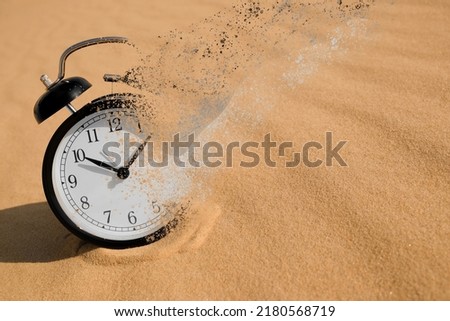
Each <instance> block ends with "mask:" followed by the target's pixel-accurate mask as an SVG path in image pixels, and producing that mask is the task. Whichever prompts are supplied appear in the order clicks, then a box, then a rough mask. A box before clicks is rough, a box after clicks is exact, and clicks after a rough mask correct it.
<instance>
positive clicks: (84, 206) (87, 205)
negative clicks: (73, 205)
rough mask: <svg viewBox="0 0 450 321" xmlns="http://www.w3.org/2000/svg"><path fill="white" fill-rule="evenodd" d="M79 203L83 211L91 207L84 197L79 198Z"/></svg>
mask: <svg viewBox="0 0 450 321" xmlns="http://www.w3.org/2000/svg"><path fill="white" fill-rule="evenodd" d="M80 201H81V208H82V209H83V210H87V209H88V208H89V207H90V206H91V205H90V204H89V203H88V198H87V197H86V196H82V197H81V198H80Z"/></svg>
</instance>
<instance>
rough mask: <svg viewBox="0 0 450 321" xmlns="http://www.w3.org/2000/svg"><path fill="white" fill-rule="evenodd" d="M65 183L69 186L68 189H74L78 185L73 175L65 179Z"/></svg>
mask: <svg viewBox="0 0 450 321" xmlns="http://www.w3.org/2000/svg"><path fill="white" fill-rule="evenodd" d="M67 181H68V182H69V184H70V188H75V187H77V185H78V181H77V178H76V176H75V175H69V177H67Z"/></svg>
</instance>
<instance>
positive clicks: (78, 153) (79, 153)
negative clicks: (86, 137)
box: [72, 149, 86, 163]
mask: <svg viewBox="0 0 450 321" xmlns="http://www.w3.org/2000/svg"><path fill="white" fill-rule="evenodd" d="M72 152H73V157H74V158H75V163H79V162H84V160H85V159H86V155H85V154H84V150H82V149H77V150H73V151H72Z"/></svg>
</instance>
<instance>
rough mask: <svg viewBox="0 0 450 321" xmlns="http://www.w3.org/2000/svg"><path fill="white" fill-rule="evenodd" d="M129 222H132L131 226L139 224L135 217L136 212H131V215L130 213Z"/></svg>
mask: <svg viewBox="0 0 450 321" xmlns="http://www.w3.org/2000/svg"><path fill="white" fill-rule="evenodd" d="M128 222H130V224H136V223H137V217H136V216H134V211H131V212H130V213H128Z"/></svg>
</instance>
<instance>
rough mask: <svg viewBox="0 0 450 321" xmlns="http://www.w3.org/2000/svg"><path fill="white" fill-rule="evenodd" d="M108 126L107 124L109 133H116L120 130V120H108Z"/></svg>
mask: <svg viewBox="0 0 450 321" xmlns="http://www.w3.org/2000/svg"><path fill="white" fill-rule="evenodd" d="M108 124H109V132H110V133H112V132H117V131H119V130H122V125H121V124H120V118H117V117H115V118H113V119H108Z"/></svg>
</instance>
